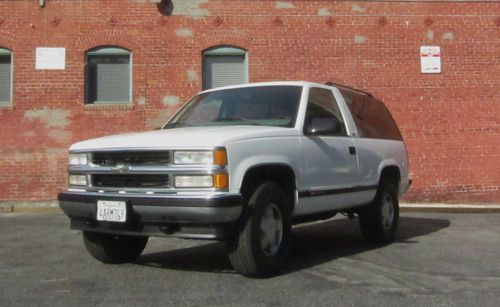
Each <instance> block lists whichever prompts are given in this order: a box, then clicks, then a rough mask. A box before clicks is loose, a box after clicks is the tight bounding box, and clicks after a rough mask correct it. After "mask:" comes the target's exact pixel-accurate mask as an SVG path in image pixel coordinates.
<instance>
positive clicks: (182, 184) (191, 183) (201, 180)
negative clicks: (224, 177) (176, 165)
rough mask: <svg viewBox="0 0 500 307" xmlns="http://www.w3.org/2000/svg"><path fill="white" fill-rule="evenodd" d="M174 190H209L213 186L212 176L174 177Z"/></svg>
mask: <svg viewBox="0 0 500 307" xmlns="http://www.w3.org/2000/svg"><path fill="white" fill-rule="evenodd" d="M174 184H175V187H176V188H211V187H213V185H214V179H213V177H212V175H194V176H175V183H174Z"/></svg>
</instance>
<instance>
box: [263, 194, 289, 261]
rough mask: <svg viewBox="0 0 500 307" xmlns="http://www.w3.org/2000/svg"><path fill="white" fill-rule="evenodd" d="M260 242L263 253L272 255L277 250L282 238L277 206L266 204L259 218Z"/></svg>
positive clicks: (279, 214)
mask: <svg viewBox="0 0 500 307" xmlns="http://www.w3.org/2000/svg"><path fill="white" fill-rule="evenodd" d="M260 235H261V237H260V244H261V248H262V250H263V251H264V253H265V254H266V255H268V256H274V255H276V253H277V252H278V250H279V248H280V246H281V241H282V239H283V218H282V216H281V211H280V210H279V208H278V206H277V205H276V204H274V203H270V204H268V205H267V206H266V207H265V208H264V210H263V212H262V217H261V220H260Z"/></svg>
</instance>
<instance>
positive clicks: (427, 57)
mask: <svg viewBox="0 0 500 307" xmlns="http://www.w3.org/2000/svg"><path fill="white" fill-rule="evenodd" d="M420 71H421V72H422V73H423V74H438V73H440V72H441V48H440V47H439V46H421V47H420Z"/></svg>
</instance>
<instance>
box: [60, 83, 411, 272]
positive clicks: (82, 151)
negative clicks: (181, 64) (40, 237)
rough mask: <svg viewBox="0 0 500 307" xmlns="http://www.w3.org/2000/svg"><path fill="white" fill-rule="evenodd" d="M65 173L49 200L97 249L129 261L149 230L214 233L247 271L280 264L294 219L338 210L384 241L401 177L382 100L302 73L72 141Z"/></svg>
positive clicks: (404, 173)
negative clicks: (153, 123) (153, 126)
mask: <svg viewBox="0 0 500 307" xmlns="http://www.w3.org/2000/svg"><path fill="white" fill-rule="evenodd" d="M68 172H69V187H68V189H67V191H65V192H63V193H60V194H59V197H58V198H59V201H60V206H61V208H62V209H63V211H64V212H65V213H66V214H67V215H68V216H69V217H70V218H71V227H72V228H74V229H80V230H82V231H83V239H84V242H85V246H86V247H87V250H88V251H89V252H90V254H91V255H92V256H93V257H95V258H96V259H98V260H100V261H102V262H106V263H117V262H129V261H133V260H135V259H136V258H137V257H138V256H139V255H140V254H141V252H142V251H143V249H144V247H145V246H146V243H147V240H148V237H149V236H176V237H185V238H196V239H216V240H224V241H226V242H227V246H228V253H229V257H230V260H231V263H232V264H233V266H234V268H235V269H236V271H237V272H240V273H242V274H244V275H246V276H268V275H272V274H275V273H277V272H278V271H279V270H280V269H281V268H282V267H283V265H284V264H285V260H286V257H287V253H288V249H289V245H290V238H291V230H292V225H293V224H296V223H301V222H307V221H313V220H319V219H327V218H330V217H332V216H333V215H335V214H336V213H339V212H342V213H347V214H349V215H350V216H354V214H357V215H359V220H360V226H361V231H362V233H363V235H364V237H365V238H366V239H367V240H368V241H369V242H373V243H379V244H384V243H388V242H391V241H392V240H393V239H394V237H395V233H396V228H397V224H398V216H399V210H398V195H399V194H401V193H403V192H405V191H406V190H407V189H408V187H409V184H410V181H409V179H408V158H407V152H406V148H405V145H404V143H403V140H402V137H401V134H400V132H399V130H398V128H397V126H396V124H395V123H394V120H393V119H392V117H391V115H390V114H389V112H388V110H387V108H386V107H385V106H384V105H383V103H382V102H380V101H379V100H377V99H375V98H374V97H373V96H372V95H371V94H369V93H366V92H363V91H359V90H355V89H352V88H348V87H345V86H341V85H336V84H333V83H328V84H317V83H311V82H271V83H254V84H246V85H241V86H233V87H225V88H219V89H213V90H209V91H204V92H201V93H199V94H198V95H196V96H194V97H193V98H192V99H191V100H190V101H189V102H188V103H187V104H186V105H185V106H184V107H183V108H181V109H180V110H179V111H178V112H177V113H176V114H175V115H174V116H173V117H172V118H171V119H170V120H169V121H168V123H167V124H166V125H165V126H164V127H163V128H162V129H161V130H158V131H151V132H142V133H130V134H122V135H114V136H108V137H102V138H98V139H94V140H88V141H83V142H79V143H76V144H74V145H73V146H71V148H70V156H69V167H68Z"/></svg>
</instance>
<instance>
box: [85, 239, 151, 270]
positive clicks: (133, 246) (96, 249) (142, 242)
mask: <svg viewBox="0 0 500 307" xmlns="http://www.w3.org/2000/svg"><path fill="white" fill-rule="evenodd" d="M83 242H84V243H85V247H86V248H87V251H88V252H89V254H90V255H92V257H94V258H95V259H97V260H99V261H101V262H103V263H111V264H118V263H127V262H133V261H134V260H136V259H137V257H139V255H140V254H141V253H142V251H143V250H144V248H145V247H146V244H147V242H148V237H143V236H123V235H113V234H104V233H97V232H89V231H84V232H83Z"/></svg>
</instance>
